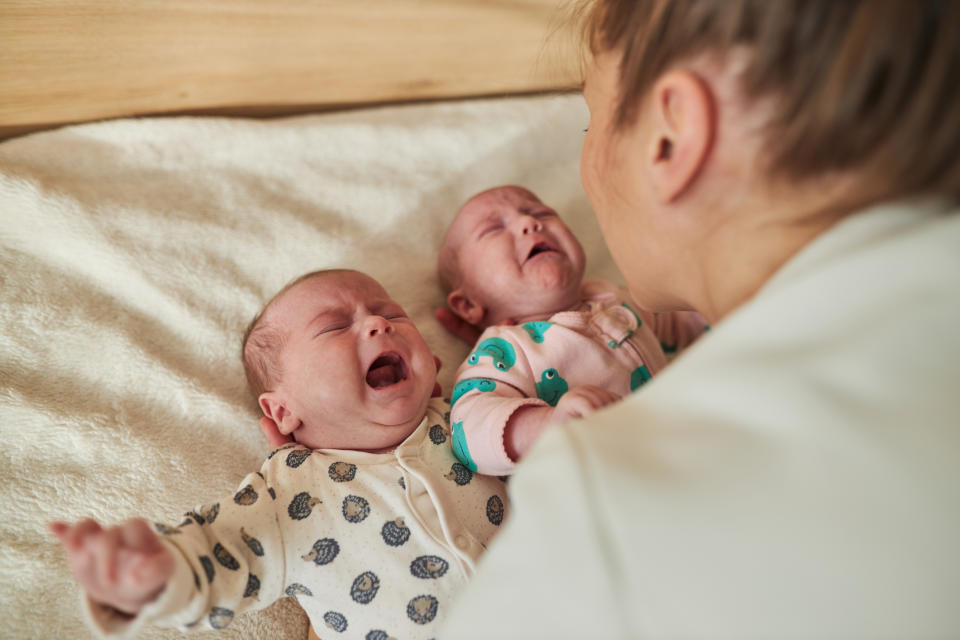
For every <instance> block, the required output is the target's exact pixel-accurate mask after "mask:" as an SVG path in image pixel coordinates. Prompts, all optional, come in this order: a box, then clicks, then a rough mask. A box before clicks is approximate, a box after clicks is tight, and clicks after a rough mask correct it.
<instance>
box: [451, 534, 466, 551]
mask: <svg viewBox="0 0 960 640" xmlns="http://www.w3.org/2000/svg"><path fill="white" fill-rule="evenodd" d="M453 542H454V544H456V545H457V548H458V549H460V550H461V551H465V550H466V549H467V547H469V546H470V541H469V540H467V536H465V535H463V534H458V535H457V537H455V538H454V539H453Z"/></svg>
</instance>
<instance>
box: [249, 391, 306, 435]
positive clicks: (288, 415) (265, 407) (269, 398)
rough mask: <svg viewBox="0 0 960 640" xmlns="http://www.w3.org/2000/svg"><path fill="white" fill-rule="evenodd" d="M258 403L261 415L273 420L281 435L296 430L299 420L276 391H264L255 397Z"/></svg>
mask: <svg viewBox="0 0 960 640" xmlns="http://www.w3.org/2000/svg"><path fill="white" fill-rule="evenodd" d="M257 401H258V402H259V403H260V409H261V410H262V411H263V415H265V416H266V417H268V418H270V419H271V420H273V422H274V424H276V425H277V431H279V432H280V433H282V434H283V435H289V434H291V433H293V432H294V431H296V430H297V428H298V427H299V426H300V424H301V421H300V418H298V417H297V416H296V415H295V414H294V413H293V412H292V411H290V409H289V408H288V407H287V403H286V401H284V399H283V398H282V397H281V396H280V394H279V393H278V392H276V391H265V392H263V393H261V394H260V397H259V398H257Z"/></svg>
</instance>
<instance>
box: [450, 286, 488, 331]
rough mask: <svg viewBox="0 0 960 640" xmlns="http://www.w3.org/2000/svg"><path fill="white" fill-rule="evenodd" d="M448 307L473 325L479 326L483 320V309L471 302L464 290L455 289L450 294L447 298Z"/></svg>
mask: <svg viewBox="0 0 960 640" xmlns="http://www.w3.org/2000/svg"><path fill="white" fill-rule="evenodd" d="M447 306H448V307H450V310H451V311H453V312H454V313H455V314H457V315H458V316H460V317H461V318H463V319H464V320H466V321H467V322H469V323H470V324H472V325H478V326H479V324H480V321H481V320H483V314H484V309H483V307H481V306H480V305H479V304H477V303H476V302H474V301H473V300H471V299H470V297H469V296H468V295H467V294H466V293H465V292H464V291H463V289H454V290H453V291H451V292H450V295H448V296H447Z"/></svg>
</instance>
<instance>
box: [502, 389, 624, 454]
mask: <svg viewBox="0 0 960 640" xmlns="http://www.w3.org/2000/svg"><path fill="white" fill-rule="evenodd" d="M618 400H620V396H619V395H617V394H615V393H613V392H611V391H607V390H606V389H602V388H600V387H595V386H593V385H590V384H585V385H582V386H579V387H574V388H572V389H570V390H569V391H567V392H566V393H565V394H563V397H561V398H560V400H558V401H557V406H556V407H542V406H526V407H520V408H519V409H518V410H517V411H516V412H515V413H514V414H513V415H512V416H511V417H510V420H509V421H508V422H507V427H506V430H505V431H504V434H503V444H504V446H505V447H506V450H507V455H509V456H510V457H511V458H512V459H513V460H514V461H519V460H520V458H522V457H523V456H524V454H526V453H527V451H528V450H529V449H530V447H531V446H533V443H534V442H536V440H537V438H539V437H540V434H541V433H542V432H543V431H544V429H546V428H547V427H548V426H550V425H553V424H559V423H561V422H565V421H567V420H570V419H572V418H582V417H584V416H587V415H590V414H591V413H593V412H594V411H596V410H597V409H600V408H602V407H605V406H607V405H608V404H613V403H614V402H617V401H618Z"/></svg>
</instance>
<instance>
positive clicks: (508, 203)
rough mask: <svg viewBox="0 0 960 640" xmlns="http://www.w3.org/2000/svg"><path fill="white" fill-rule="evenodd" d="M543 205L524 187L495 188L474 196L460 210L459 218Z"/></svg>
mask: <svg viewBox="0 0 960 640" xmlns="http://www.w3.org/2000/svg"><path fill="white" fill-rule="evenodd" d="M530 204H542V203H541V202H540V198H538V197H537V196H536V195H534V193H533V192H531V191H529V190H528V189H524V188H523V187H519V186H516V185H510V186H505V187H494V188H493V189H488V190H486V191H483V192H481V193H478V194H477V195H475V196H473V197H472V198H470V199H469V200H467V201H466V203H464V205H463V206H462V207H461V208H460V212H459V213H458V214H457V217H458V218H460V217H462V216H463V215H464V214H468V213H470V214H473V213H474V212H478V211H479V212H483V211H489V210H496V209H499V208H510V209H514V208H518V207H521V206H523V205H530Z"/></svg>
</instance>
